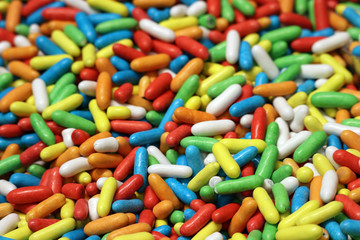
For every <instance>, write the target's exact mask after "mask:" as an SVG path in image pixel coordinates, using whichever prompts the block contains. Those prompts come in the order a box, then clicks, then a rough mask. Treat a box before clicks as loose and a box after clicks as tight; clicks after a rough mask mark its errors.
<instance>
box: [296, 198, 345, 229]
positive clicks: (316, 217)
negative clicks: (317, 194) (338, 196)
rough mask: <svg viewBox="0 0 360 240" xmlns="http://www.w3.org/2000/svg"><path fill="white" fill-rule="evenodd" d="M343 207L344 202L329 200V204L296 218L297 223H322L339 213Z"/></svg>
mask: <svg viewBox="0 0 360 240" xmlns="http://www.w3.org/2000/svg"><path fill="white" fill-rule="evenodd" d="M342 209H343V204H342V203H341V202H338V201H332V202H329V203H328V204H326V205H324V206H322V207H320V208H318V209H315V210H313V211H311V212H309V213H306V214H304V215H302V216H301V217H299V218H298V219H297V220H296V225H305V224H320V223H322V222H325V221H326V220H328V219H330V218H333V217H335V216H336V215H338V214H339V213H340V212H341V211H342Z"/></svg>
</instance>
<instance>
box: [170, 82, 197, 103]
mask: <svg viewBox="0 0 360 240" xmlns="http://www.w3.org/2000/svg"><path fill="white" fill-rule="evenodd" d="M199 83H200V80H199V76H198V75H191V76H190V77H189V78H188V79H186V81H185V82H184V83H183V85H182V86H181V88H180V89H179V91H178V92H177V94H176V95H175V98H174V100H176V99H179V98H180V99H182V100H183V102H184V103H186V102H187V100H189V99H190V98H191V97H192V96H193V95H194V94H195V92H196V91H197V89H198V87H199Z"/></svg>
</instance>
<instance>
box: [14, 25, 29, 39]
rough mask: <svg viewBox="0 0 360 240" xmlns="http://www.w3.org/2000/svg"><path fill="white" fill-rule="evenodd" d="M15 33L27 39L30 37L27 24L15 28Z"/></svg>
mask: <svg viewBox="0 0 360 240" xmlns="http://www.w3.org/2000/svg"><path fill="white" fill-rule="evenodd" d="M15 32H16V33H17V34H19V35H23V36H25V37H27V36H28V35H29V26H28V25H26V24H22V23H20V24H18V25H16V27H15Z"/></svg>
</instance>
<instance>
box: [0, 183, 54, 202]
mask: <svg viewBox="0 0 360 240" xmlns="http://www.w3.org/2000/svg"><path fill="white" fill-rule="evenodd" d="M52 195H53V192H52V191H51V189H50V188H49V187H46V186H31V187H22V188H17V189H14V190H12V191H11V192H9V194H8V195H7V196H6V200H8V202H9V203H13V204H28V203H37V202H41V201H43V200H45V199H47V198H48V197H50V196H52Z"/></svg>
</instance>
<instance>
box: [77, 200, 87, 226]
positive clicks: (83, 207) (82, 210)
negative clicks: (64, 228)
mask: <svg viewBox="0 0 360 240" xmlns="http://www.w3.org/2000/svg"><path fill="white" fill-rule="evenodd" d="M88 214H89V207H88V202H87V201H86V200H85V199H84V198H81V199H79V200H77V201H76V203H75V207H74V218H75V219H76V220H79V221H82V220H85V219H86V218H87V216H88Z"/></svg>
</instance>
